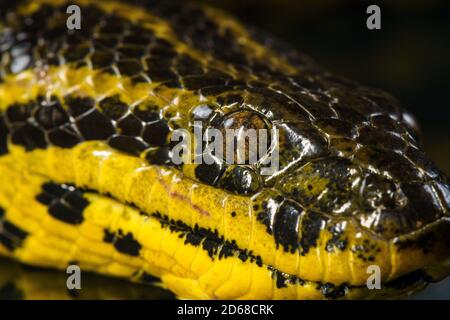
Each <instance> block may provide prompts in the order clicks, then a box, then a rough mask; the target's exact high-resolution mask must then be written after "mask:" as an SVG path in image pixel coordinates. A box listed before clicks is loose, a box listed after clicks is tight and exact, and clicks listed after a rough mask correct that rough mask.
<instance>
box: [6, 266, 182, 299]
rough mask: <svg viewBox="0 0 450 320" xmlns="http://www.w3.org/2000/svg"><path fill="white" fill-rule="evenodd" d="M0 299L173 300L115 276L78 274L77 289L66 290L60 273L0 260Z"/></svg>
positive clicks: (155, 289) (156, 289)
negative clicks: (113, 277)
mask: <svg viewBox="0 0 450 320" xmlns="http://www.w3.org/2000/svg"><path fill="white" fill-rule="evenodd" d="M0 268H1V271H2V272H0V300H4V299H9V300H11V299H13V300H16V299H32V300H34V299H39V300H45V299H58V300H67V299H108V300H111V299H173V296H172V295H171V294H170V292H168V291H167V290H164V289H161V288H159V287H158V286H145V285H136V284H132V283H128V282H125V281H123V280H119V279H110V278H106V277H103V276H99V275H94V274H89V273H86V274H82V285H81V290H75V289H74V290H68V289H67V284H66V281H67V275H66V274H65V273H64V272H56V271H51V270H45V269H39V268H34V267H28V266H23V265H19V264H18V263H17V262H13V261H11V260H5V259H0Z"/></svg>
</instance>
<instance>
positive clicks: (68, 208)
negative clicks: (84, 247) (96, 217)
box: [36, 182, 89, 225]
mask: <svg viewBox="0 0 450 320" xmlns="http://www.w3.org/2000/svg"><path fill="white" fill-rule="evenodd" d="M85 191H86V190H83V189H80V188H75V187H74V186H71V185H68V184H56V183H53V182H47V183H44V184H43V185H42V192H41V193H39V194H38V195H37V196H36V200H37V201H38V202H40V203H42V204H44V205H46V206H48V213H49V214H50V215H51V216H52V217H54V218H55V219H58V220H60V221H63V222H66V223H69V224H72V225H79V224H81V223H82V222H83V220H84V217H83V211H84V209H85V208H86V207H87V206H88V205H89V201H88V200H87V199H86V198H84V197H83V193H84V192H85Z"/></svg>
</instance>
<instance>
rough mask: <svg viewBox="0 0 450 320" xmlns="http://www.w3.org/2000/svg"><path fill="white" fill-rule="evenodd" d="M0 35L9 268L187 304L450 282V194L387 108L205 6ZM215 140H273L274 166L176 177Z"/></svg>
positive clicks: (15, 28) (147, 7)
mask: <svg viewBox="0 0 450 320" xmlns="http://www.w3.org/2000/svg"><path fill="white" fill-rule="evenodd" d="M73 4H75V5H77V6H78V8H79V11H80V17H81V21H80V27H79V28H69V27H68V25H69V23H68V19H71V18H70V17H71V12H70V11H69V10H68V8H69V6H71V5H73ZM72 13H73V12H72ZM0 18H1V22H0V54H1V60H0V176H1V182H2V183H1V184H0V255H3V256H6V257H10V258H12V259H15V260H17V261H19V262H21V263H23V264H25V265H31V266H37V267H42V268H53V269H60V270H65V269H66V268H67V267H68V266H70V265H78V266H79V267H80V269H81V270H83V271H87V272H93V273H99V274H102V275H106V276H110V277H118V278H122V279H127V280H129V281H131V282H138V283H144V284H148V283H153V282H154V279H155V278H156V279H158V281H159V282H160V286H161V287H163V288H165V289H167V290H170V292H172V293H173V294H174V295H175V296H176V297H178V298H184V299H248V300H250V299H362V298H376V299H379V298H396V297H403V296H406V295H409V294H412V293H414V292H416V291H418V290H421V289H422V288H424V287H425V286H426V285H427V284H428V283H430V282H433V281H439V280H441V279H443V278H445V277H446V276H448V275H449V273H450V268H449V266H450V263H449V262H450V260H449V256H450V255H449V254H450V186H449V180H448V177H447V175H446V174H445V173H443V172H442V171H440V170H439V169H438V168H437V167H436V165H435V164H434V163H433V161H432V160H430V158H429V157H428V156H427V155H426V154H425V153H424V152H423V147H422V138H421V133H420V129H419V125H418V123H417V120H415V118H414V116H413V115H412V114H411V113H410V112H409V111H407V110H406V109H404V108H403V107H402V106H401V104H400V102H399V101H398V100H397V99H396V98H395V97H393V96H392V95H390V94H389V93H386V92H385V91H383V90H380V89H376V88H371V87H367V86H364V85H361V84H359V83H357V82H355V81H352V80H349V79H346V78H344V77H341V76H338V75H335V74H334V73H332V72H330V71H327V70H325V69H324V68H322V67H321V66H319V65H318V64H317V63H316V62H315V61H313V60H312V59H311V58H309V57H308V56H307V55H305V54H303V53H301V52H299V51H298V50H297V49H295V48H293V47H291V46H290V45H289V44H286V43H284V42H283V41H281V40H278V39H277V38H276V37H274V36H272V35H269V34H267V33H265V32H263V31H260V30H259V29H257V28H255V27H252V26H248V25H247V24H246V23H245V22H241V21H238V20H237V19H235V18H233V17H230V16H229V15H228V14H227V13H225V12H223V11H221V10H220V9H217V8H213V7H210V6H208V5H207V4H199V3H190V2H186V1H176V0H169V1H166V0H164V1H156V0H152V1H143V0H131V1H126V2H125V1H115V0H111V1H109V0H107V1H93V0H79V1H70V2H67V1H65V0H34V1H27V0H18V1H0ZM199 125H200V126H202V127H203V128H206V130H210V129H216V130H218V131H219V132H223V131H225V130H228V129H234V130H237V131H238V132H242V130H249V129H254V130H260V129H266V130H268V132H277V134H276V138H277V139H274V141H275V148H273V145H271V146H270V148H267V150H265V152H266V154H265V155H266V156H269V155H271V154H273V153H274V152H275V150H277V152H278V158H277V159H278V166H277V167H275V168H274V170H272V172H270V173H264V174H263V169H264V163H263V162H264V161H263V160H262V158H264V157H262V158H261V159H258V161H256V162H251V163H250V162H249V161H244V163H236V162H230V161H227V160H228V159H224V158H223V157H222V158H221V157H211V159H210V160H212V161H209V162H208V163H207V162H206V161H204V162H200V163H196V162H195V161H194V162H192V161H191V162H189V161H185V162H183V163H181V164H180V163H175V162H174V161H173V153H174V142H173V141H174V140H173V137H174V134H175V132H177V130H180V129H183V130H184V131H185V132H187V135H188V136H189V137H190V136H194V132H195V129H196V127H197V126H199ZM197 145H201V142H198V143H197ZM245 147H246V148H247V149H249V145H246V146H245ZM247 149H245V150H246V151H248V152H250V151H249V150H247ZM195 150H198V149H195ZM195 150H194V152H193V153H192V154H190V157H195V156H198V155H199V154H200V155H202V152H206V151H204V150H201V151H199V152H197V151H195ZM227 150H229V151H230V153H231V154H235V153H236V152H237V150H236V149H235V148H228V149H227ZM247 155H248V154H247ZM244 158H245V159H244V160H248V159H247V158H246V157H244ZM370 279H372V280H373V279H378V282H379V285H376V286H375V287H373V286H370V285H369V284H370V281H371V280H370ZM369 280H370V281H369ZM375 282H376V281H375ZM375 282H374V283H375ZM130 298H132V297H130Z"/></svg>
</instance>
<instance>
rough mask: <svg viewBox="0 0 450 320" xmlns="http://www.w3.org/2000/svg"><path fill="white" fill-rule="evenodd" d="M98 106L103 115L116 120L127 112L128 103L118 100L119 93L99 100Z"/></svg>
mask: <svg viewBox="0 0 450 320" xmlns="http://www.w3.org/2000/svg"><path fill="white" fill-rule="evenodd" d="M99 108H100V110H101V111H102V113H103V114H104V115H106V116H107V117H109V118H111V119H114V120H117V119H119V118H121V117H122V116H123V115H124V114H125V113H126V112H127V110H128V105H127V104H125V103H124V102H122V101H121V100H120V97H119V95H115V96H112V97H107V98H105V99H103V100H102V101H100V103H99Z"/></svg>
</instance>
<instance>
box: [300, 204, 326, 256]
mask: <svg viewBox="0 0 450 320" xmlns="http://www.w3.org/2000/svg"><path fill="white" fill-rule="evenodd" d="M326 221H327V218H325V217H324V216H322V215H321V214H320V213H317V212H314V211H308V212H306V213H305V214H304V216H303V218H302V221H301V228H300V230H301V237H300V247H301V254H302V255H306V254H307V253H308V252H309V250H310V248H311V247H316V246H317V240H318V238H319V236H320V231H322V229H323V228H324V226H325V223H326Z"/></svg>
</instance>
